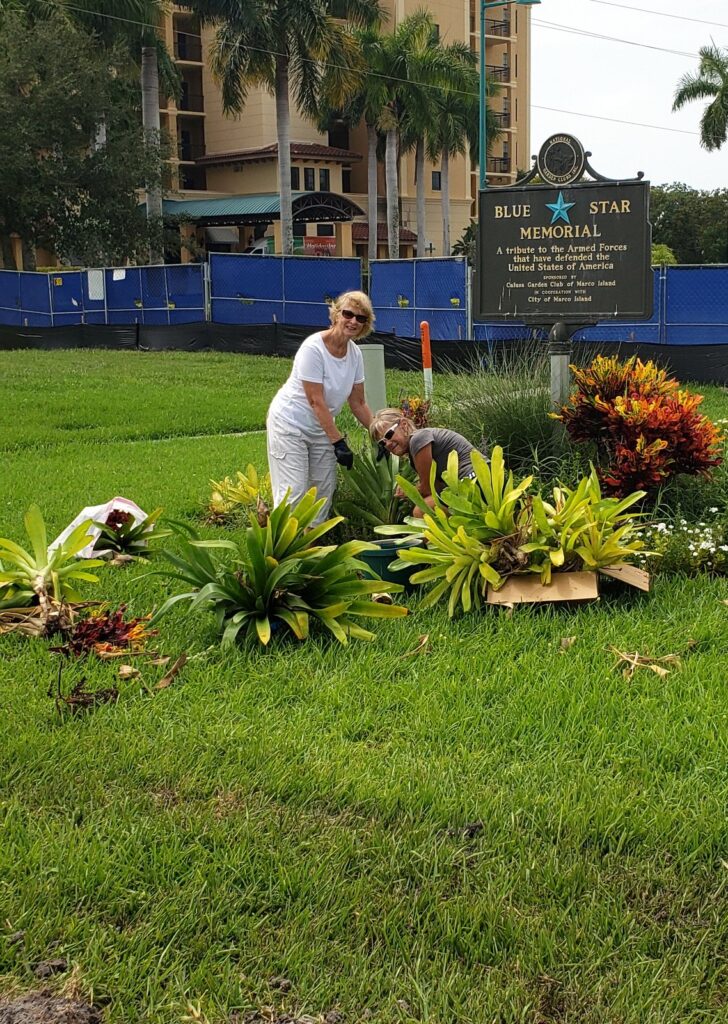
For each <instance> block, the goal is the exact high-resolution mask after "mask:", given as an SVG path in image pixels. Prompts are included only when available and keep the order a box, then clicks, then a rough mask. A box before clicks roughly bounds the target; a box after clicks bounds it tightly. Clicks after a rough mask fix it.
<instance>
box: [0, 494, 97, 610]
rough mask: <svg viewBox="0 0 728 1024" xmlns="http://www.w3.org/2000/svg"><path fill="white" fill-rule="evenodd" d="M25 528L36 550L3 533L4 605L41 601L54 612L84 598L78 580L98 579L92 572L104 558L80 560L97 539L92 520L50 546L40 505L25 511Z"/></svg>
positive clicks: (0, 576)
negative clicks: (91, 526)
mask: <svg viewBox="0 0 728 1024" xmlns="http://www.w3.org/2000/svg"><path fill="white" fill-rule="evenodd" d="M24 522H25V530H26V533H27V534H28V539H29V540H30V544H31V548H32V553H31V552H30V551H26V549H25V548H23V547H21V546H20V545H19V544H16V543H15V541H13V540H10V539H9V538H7V537H0V559H2V561H0V601H2V605H0V607H4V608H28V607H31V606H33V605H40V606H41V609H42V610H43V611H44V613H47V614H48V615H50V613H51V609H52V606H54V605H55V606H58V605H63V604H68V603H71V602H77V601H80V600H81V597H80V595H79V594H78V593H77V591H76V589H75V588H76V581H78V580H85V581H86V582H88V583H98V577H97V576H95V575H94V574H93V573H90V572H88V570H89V569H93V568H95V567H96V566H97V565H103V562H102V561H101V559H95V558H94V559H91V560H86V561H84V562H83V564H79V562H77V561H76V555H77V554H78V552H79V551H80V550H81V549H82V548H84V547H86V545H87V544H88V543H89V542H90V541H91V540H92V539H93V537H92V535H91V534H90V533H89V526H90V525H91V524H90V522H87V523H80V524H79V525H78V526H77V527H76V529H75V530H74V531H73V533H71V534H70V536H68V537H67V538H66V540H65V541H64V542H63V544H61V545H59V546H58V547H56V548H55V549H54V550H53V551H49V550H48V536H47V533H46V527H45V523H44V521H43V516H42V515H41V511H40V509H39V508H38V506H37V505H31V506H30V508H29V509H28V511H27V512H26V513H25V519H24Z"/></svg>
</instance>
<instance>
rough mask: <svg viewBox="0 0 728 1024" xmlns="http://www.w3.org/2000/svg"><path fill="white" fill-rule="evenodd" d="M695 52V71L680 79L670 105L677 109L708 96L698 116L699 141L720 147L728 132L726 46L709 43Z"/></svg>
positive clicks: (703, 144)
mask: <svg viewBox="0 0 728 1024" xmlns="http://www.w3.org/2000/svg"><path fill="white" fill-rule="evenodd" d="M698 52H699V54H700V64H699V65H698V72H697V74H686V75H683V77H682V78H681V79H680V81H679V82H678V84H677V91H676V93H675V99H674V102H673V104H672V109H673V110H680V109H681V108H682V107H684V106H685V104H686V103H692V102H693V100H703V99H709V100H711V101H712V102H711V103H709V104H708V106H707V107H706V108H705V110H704V111H703V116H702V117H701V119H700V145H701V146H702V147H703V148H704V149H707V150H714V149H720V148H721V146H722V145H723V144H724V143H725V141H726V136H727V134H728V49H722V48H721V47H719V46H715V45H712V46H702V47H701V48H700V50H699V51H698Z"/></svg>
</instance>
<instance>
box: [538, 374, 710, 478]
mask: <svg viewBox="0 0 728 1024" xmlns="http://www.w3.org/2000/svg"><path fill="white" fill-rule="evenodd" d="M571 369H572V372H573V374H574V382H575V385H576V387H575V390H574V392H573V393H572V395H571V397H570V399H569V401H568V403H567V404H566V405H564V406H563V407H562V409H561V412H560V413H558V414H557V413H554V414H553V416H554V417H555V418H556V419H558V420H560V421H561V422H562V423H563V424H564V426H565V428H566V430H567V432H568V434H569V436H570V437H571V439H572V440H573V441H575V442H577V443H587V444H592V445H593V446H594V447H595V450H596V457H597V461H598V465H599V476H600V479H601V481H602V483H603V485H604V486H605V488H606V489H607V490H608V491H609V492H610V493H611V494H614V495H617V496H621V497H623V496H625V495H626V494H628V493H630V492H632V491H635V490H644V491H645V492H647V493H648V494H650V495H654V494H655V493H656V492H657V491H658V490H659V488H661V487H662V486H663V485H664V484H665V483H667V482H668V481H669V480H671V479H674V478H675V477H677V476H680V475H681V474H687V475H691V476H696V475H700V476H704V477H709V476H710V474H711V471H712V470H713V469H714V467H716V466H718V465H720V463H721V461H722V458H721V451H720V450H721V445H722V442H723V440H724V438H723V436H722V434H721V431H720V430H719V428H718V427H717V426H716V425H715V424H714V423H712V422H711V421H710V419H708V417H707V416H704V415H702V414H701V413H700V412H699V411H698V407H699V406H700V404H701V402H702V401H703V398H702V395H696V394H691V393H690V392H689V391H687V390H684V389H681V388H680V384H679V382H678V381H677V380H675V379H674V378H671V377H669V376H668V374H667V371H666V370H660V369H658V368H657V366H655V364H654V363H653V362H652V361H649V362H646V363H643V362H642V361H641V360H640V359H638V358H637V357H636V356H632V357H631V358H630V359H627V360H625V361H624V362H620V361H619V360H618V359H617V357H616V356H609V357H605V356H597V357H596V359H594V361H593V362H592V363H591V364H590V365H589V366H587V367H584V368H581V369H580V368H578V367H575V366H572V367H571Z"/></svg>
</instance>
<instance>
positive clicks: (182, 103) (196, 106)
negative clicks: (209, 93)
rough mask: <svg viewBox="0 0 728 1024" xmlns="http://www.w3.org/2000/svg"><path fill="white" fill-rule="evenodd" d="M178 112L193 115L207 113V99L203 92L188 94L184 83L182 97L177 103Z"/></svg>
mask: <svg viewBox="0 0 728 1024" xmlns="http://www.w3.org/2000/svg"><path fill="white" fill-rule="evenodd" d="M177 109H178V110H187V111H189V112H190V113H193V114H203V113H204V112H205V97H204V96H203V95H202V93H201V92H188V91H187V89H185V87H184V83H182V95H181V96H180V98H179V101H178V103H177Z"/></svg>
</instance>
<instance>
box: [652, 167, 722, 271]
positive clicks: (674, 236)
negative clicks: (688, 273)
mask: <svg viewBox="0 0 728 1024" xmlns="http://www.w3.org/2000/svg"><path fill="white" fill-rule="evenodd" d="M650 208H651V218H650V219H651V220H652V241H653V243H654V244H655V245H666V246H668V247H669V248H670V249H671V250H672V251H673V253H674V254H675V258H676V260H677V262H678V263H728V189H725V188H721V189H715V190H713V191H700V190H698V189H693V188H689V187H688V186H687V185H683V184H680V183H679V182H675V183H673V184H672V185H659V186H653V187H652V190H651V194H650Z"/></svg>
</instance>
